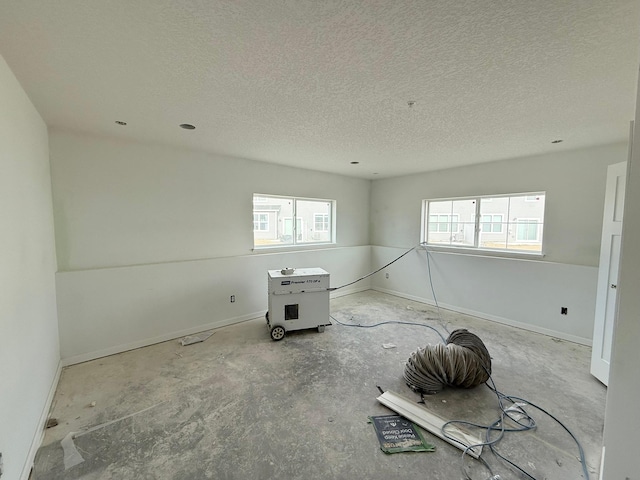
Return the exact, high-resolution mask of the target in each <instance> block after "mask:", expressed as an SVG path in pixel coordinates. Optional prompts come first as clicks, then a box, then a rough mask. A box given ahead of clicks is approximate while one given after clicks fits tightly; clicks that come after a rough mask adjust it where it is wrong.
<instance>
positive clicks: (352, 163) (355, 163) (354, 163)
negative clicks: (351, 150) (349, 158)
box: [351, 162, 360, 165]
mask: <svg viewBox="0 0 640 480" xmlns="http://www.w3.org/2000/svg"><path fill="white" fill-rule="evenodd" d="M359 163H360V162H351V165H358V164H359Z"/></svg>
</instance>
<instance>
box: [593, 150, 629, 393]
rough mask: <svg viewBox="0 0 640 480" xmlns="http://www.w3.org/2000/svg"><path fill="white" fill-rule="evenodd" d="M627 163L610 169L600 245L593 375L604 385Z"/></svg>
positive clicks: (612, 319) (609, 349)
mask: <svg viewBox="0 0 640 480" xmlns="http://www.w3.org/2000/svg"><path fill="white" fill-rule="evenodd" d="M626 172H627V162H622V163H616V164H614V165H609V167H608V169H607V188H606V193H605V198H604V219H603V222H602V241H601V243H600V266H599V267H598V290H597V296H596V318H595V323H594V327H593V349H592V351H591V374H592V375H593V376H595V377H596V378H597V379H598V380H600V381H601V382H602V383H604V384H605V385H607V384H608V383H609V363H610V361H611V344H612V342H613V327H614V323H615V318H616V300H617V297H618V295H617V287H618V265H619V263H620V246H621V243H622V242H621V240H622V211H623V207H624V189H625V185H626V180H627V175H626Z"/></svg>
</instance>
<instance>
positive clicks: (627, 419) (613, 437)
mask: <svg viewBox="0 0 640 480" xmlns="http://www.w3.org/2000/svg"><path fill="white" fill-rule="evenodd" d="M638 91H639V92H640V77H639V83H638ZM633 138H634V142H633V149H632V154H631V161H630V164H629V167H628V179H627V187H626V198H625V207H624V224H623V230H622V253H621V258H620V272H619V280H618V311H617V317H616V324H615V328H614V340H613V348H612V353H611V370H610V374H609V389H608V391H607V407H606V411H605V427H604V442H603V443H604V447H605V451H604V457H603V465H602V470H601V471H602V475H601V478H602V479H605V480H608V479H618V478H619V479H627V480H638V479H640V473H638V472H639V471H640V469H638V461H637V459H636V458H635V455H634V454H633V451H634V448H635V447H636V443H637V437H638V432H639V431H640V415H638V411H637V408H638V407H637V405H638V398H639V397H640V375H638V365H640V348H638V341H639V340H640V295H638V286H640V252H638V245H640V208H639V206H640V95H637V96H636V119H635V124H634V134H633Z"/></svg>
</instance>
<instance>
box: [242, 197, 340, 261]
mask: <svg viewBox="0 0 640 480" xmlns="http://www.w3.org/2000/svg"><path fill="white" fill-rule="evenodd" d="M271 198H273V199H278V200H291V203H292V206H293V215H292V216H287V217H282V219H283V220H284V219H285V218H289V219H292V218H296V219H297V220H299V221H300V230H301V231H300V232H299V231H298V221H296V222H292V223H293V234H292V237H293V238H292V241H291V242H290V243H285V244H282V245H277V244H275V245H273V244H269V245H262V244H256V243H255V239H254V244H253V249H254V250H269V249H286V248H291V247H295V248H304V247H309V246H310V247H313V246H314V245H333V244H335V243H336V210H337V208H336V203H337V202H336V201H335V200H332V199H327V198H310V197H294V196H288V195H270V194H262V193H254V194H253V199H254V202H253V203H254V204H256V203H269V199H271ZM298 201H307V202H323V203H328V204H329V205H330V213H329V214H327V215H329V222H328V226H329V230H326V231H325V233H326V232H329V233H330V234H331V235H330V237H331V238H330V240H324V241H314V242H309V241H306V240H305V239H304V235H303V231H304V225H306V224H307V222H305V220H304V219H303V218H302V217H301V216H300V215H298V211H297V202H298ZM264 211H266V210H254V211H253V212H254V213H262V212H264ZM315 215H316V214H315V213H314V214H313V215H312V216H311V218H312V219H313V220H315ZM310 221H311V220H310ZM254 231H255V230H254Z"/></svg>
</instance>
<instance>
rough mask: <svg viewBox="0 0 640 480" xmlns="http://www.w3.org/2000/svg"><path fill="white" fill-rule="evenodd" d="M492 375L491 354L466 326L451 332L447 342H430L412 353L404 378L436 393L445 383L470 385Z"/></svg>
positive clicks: (422, 388)
mask: <svg viewBox="0 0 640 480" xmlns="http://www.w3.org/2000/svg"><path fill="white" fill-rule="evenodd" d="M490 375H491V356H490V355H489V351H488V350H487V347H485V345H484V343H482V340H480V338H479V337H478V336H477V335H474V334H473V333H471V332H469V331H468V330H466V329H458V330H454V331H453V332H451V334H450V335H449V338H447V341H446V345H443V344H438V345H427V346H426V347H424V348H420V349H418V351H416V352H414V353H412V354H411V356H410V357H409V359H408V360H407V363H406V364H405V368H404V379H405V381H406V382H407V385H409V387H411V388H412V389H413V390H416V391H419V392H423V393H429V394H431V393H437V392H439V391H441V390H442V389H443V388H444V387H445V385H448V386H451V387H463V388H471V387H475V386H477V385H480V384H481V383H484V382H486V381H487V380H488V379H489V376H490Z"/></svg>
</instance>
